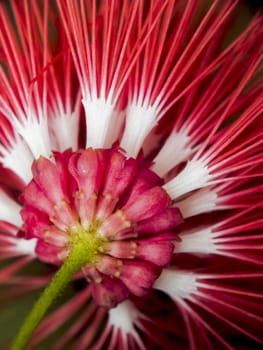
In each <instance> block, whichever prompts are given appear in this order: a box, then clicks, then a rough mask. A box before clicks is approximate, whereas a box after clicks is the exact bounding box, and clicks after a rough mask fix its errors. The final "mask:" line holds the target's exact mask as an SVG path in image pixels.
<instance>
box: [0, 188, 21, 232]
mask: <svg viewBox="0 0 263 350" xmlns="http://www.w3.org/2000/svg"><path fill="white" fill-rule="evenodd" d="M20 210H21V207H20V205H19V204H17V203H16V201H14V200H13V199H12V198H10V197H9V196H8V195H7V194H6V193H4V192H3V191H0V220H3V221H6V222H9V223H11V224H13V225H16V226H18V227H19V226H21V225H22V219H21V216H20Z"/></svg>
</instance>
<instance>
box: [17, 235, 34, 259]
mask: <svg viewBox="0 0 263 350" xmlns="http://www.w3.org/2000/svg"><path fill="white" fill-rule="evenodd" d="M36 243H37V240H36V239H30V240H27V239H23V238H21V239H18V240H17V245H16V251H17V252H18V253H21V254H23V255H24V254H25V255H32V256H35V255H36V253H35V249H36Z"/></svg>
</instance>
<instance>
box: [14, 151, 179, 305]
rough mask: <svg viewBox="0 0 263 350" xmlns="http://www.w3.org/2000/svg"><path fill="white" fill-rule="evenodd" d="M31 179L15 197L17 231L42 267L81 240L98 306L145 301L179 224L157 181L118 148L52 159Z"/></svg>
mask: <svg viewBox="0 0 263 350" xmlns="http://www.w3.org/2000/svg"><path fill="white" fill-rule="evenodd" d="M32 174H33V179H32V180H31V181H30V182H29V184H28V185H27V186H26V187H25V189H24V191H23V193H22V195H21V196H20V198H21V200H22V203H23V209H22V211H21V215H22V218H23V225H22V229H23V231H24V237H25V238H26V239H36V240H37V244H36V254H37V255H38V257H39V258H40V260H42V261H45V262H48V263H54V264H61V263H62V262H63V261H64V260H65V259H66V257H67V256H68V254H69V253H70V250H71V246H72V244H73V243H74V240H75V239H82V240H84V241H87V242H88V244H89V245H90V254H91V258H90V263H89V264H87V265H86V266H84V267H83V272H84V274H85V276H86V277H87V278H88V279H89V280H90V281H91V282H92V285H93V290H94V296H95V298H96V300H97V302H98V303H99V304H100V305H104V306H107V307H112V306H114V305H116V304H117V303H119V302H120V301H122V300H124V299H126V298H127V297H128V296H129V295H130V293H132V294H134V295H136V296H143V295H145V293H146V292H147V290H149V289H150V288H151V287H152V285H153V283H154V281H155V280H156V278H157V277H158V276H159V274H160V272H161V268H162V267H164V266H167V265H168V264H169V262H170V259H171V257H172V255H173V250H174V245H173V240H174V239H175V234H174V233H173V229H174V228H175V227H177V226H178V225H179V224H180V223H181V222H182V217H181V214H180V211H179V209H177V208H172V207H171V199H170V198H169V196H168V195H167V193H166V192H165V191H164V189H163V188H162V187H161V185H162V180H161V178H159V176H157V175H156V174H155V173H154V172H152V171H151V170H150V169H149V168H148V167H147V164H144V163H143V161H142V160H135V159H133V158H129V159H127V158H126V156H125V155H124V154H123V153H122V152H121V151H120V150H119V149H118V148H112V149H107V150H106V149H92V148H88V149H85V150H79V151H77V152H72V151H66V152H64V153H58V152H56V153H54V159H53V160H49V159H47V158H44V157H41V158H39V159H38V160H36V161H35V162H34V163H33V165H32ZM83 243H84V242H83Z"/></svg>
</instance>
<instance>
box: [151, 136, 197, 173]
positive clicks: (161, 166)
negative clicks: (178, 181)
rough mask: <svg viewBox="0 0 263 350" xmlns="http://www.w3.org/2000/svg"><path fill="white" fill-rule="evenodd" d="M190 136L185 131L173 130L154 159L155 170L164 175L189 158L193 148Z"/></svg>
mask: <svg viewBox="0 0 263 350" xmlns="http://www.w3.org/2000/svg"><path fill="white" fill-rule="evenodd" d="M189 141H190V137H189V136H187V134H186V133H184V132H172V133H171V134H170V136H169V137H168V138H167V140H166V141H165V143H164V145H163V147H162V148H161V150H160V152H159V153H158V154H157V156H156V157H155V159H154V165H153V167H152V168H153V170H154V171H155V172H156V173H157V174H159V175H160V176H164V175H165V174H167V173H168V172H169V171H170V170H171V169H173V168H174V167H175V166H176V165H178V164H180V163H181V162H183V161H186V160H188V159H189V157H190V155H191V153H192V149H191V147H190V146H189V145H188V144H189Z"/></svg>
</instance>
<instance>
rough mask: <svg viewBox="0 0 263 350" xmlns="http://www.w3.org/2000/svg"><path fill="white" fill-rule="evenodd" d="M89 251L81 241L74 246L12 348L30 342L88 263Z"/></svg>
mask: <svg viewBox="0 0 263 350" xmlns="http://www.w3.org/2000/svg"><path fill="white" fill-rule="evenodd" d="M86 253H87V251H86V249H85V245H83V244H81V242H79V243H77V244H74V245H73V246H72V249H71V252H70V254H69V256H68V258H67V259H66V261H65V263H64V264H63V265H62V266H61V268H60V269H59V270H58V271H57V273H56V274H55V276H54V277H53V279H52V280H51V282H50V284H49V285H48V286H47V287H46V289H45V290H44V291H43V293H42V294H41V295H40V298H39V299H38V300H37V302H36V303H35V305H34V307H33V309H32V310H31V312H30V313H29V314H28V316H27V317H26V319H25V321H24V323H23V325H22V327H21V328H20V330H19V333H18V335H17V336H16V338H15V340H14V343H13V345H12V347H11V350H22V349H24V348H25V346H26V345H27V343H28V342H29V340H30V338H31V336H32V334H33V332H34V330H35V329H36V327H37V326H38V325H39V323H40V322H41V320H42V319H43V317H44V316H45V314H46V312H47V310H48V308H49V307H50V306H51V304H52V302H53V301H54V300H55V299H56V297H57V296H58V294H59V293H60V292H61V290H63V288H64V287H65V286H66V285H67V284H68V283H69V282H70V280H71V278H72V276H73V275H74V274H75V273H76V272H77V271H78V270H79V269H80V268H81V267H82V266H83V265H85V264H86V263H87V255H86Z"/></svg>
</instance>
